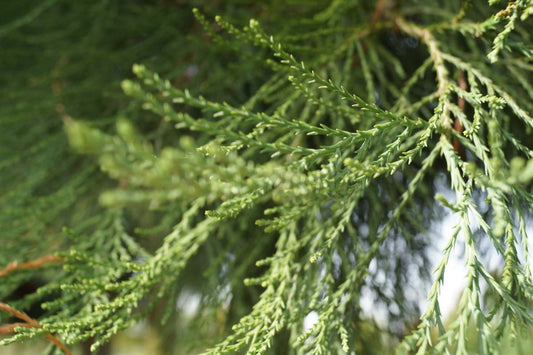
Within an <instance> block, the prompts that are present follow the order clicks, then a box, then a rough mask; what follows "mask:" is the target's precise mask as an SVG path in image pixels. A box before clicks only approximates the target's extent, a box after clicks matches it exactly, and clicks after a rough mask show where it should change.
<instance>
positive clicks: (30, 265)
mask: <svg viewBox="0 0 533 355" xmlns="http://www.w3.org/2000/svg"><path fill="white" fill-rule="evenodd" d="M63 260H64V259H63V258H60V257H59V256H55V255H47V256H43V257H41V258H38V259H35V260H30V261H26V262H24V263H20V264H19V263H18V262H17V261H13V262H11V263H9V264H7V266H6V267H5V268H3V269H1V270H0V277H4V276H7V275H8V274H10V273H12V272H13V271H16V270H21V269H37V268H40V267H42V266H43V265H44V264H47V263H53V262H61V261H63Z"/></svg>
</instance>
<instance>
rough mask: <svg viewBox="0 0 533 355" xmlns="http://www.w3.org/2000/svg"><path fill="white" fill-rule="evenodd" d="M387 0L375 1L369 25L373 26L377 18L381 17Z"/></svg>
mask: <svg viewBox="0 0 533 355" xmlns="http://www.w3.org/2000/svg"><path fill="white" fill-rule="evenodd" d="M387 3H388V0H378V1H377V3H376V7H375V8H374V13H373V14H372V18H371V20H370V26H371V27H373V26H374V25H375V24H376V23H377V22H378V21H379V20H381V19H382V18H383V15H384V13H385V9H386V8H387V6H386V5H387Z"/></svg>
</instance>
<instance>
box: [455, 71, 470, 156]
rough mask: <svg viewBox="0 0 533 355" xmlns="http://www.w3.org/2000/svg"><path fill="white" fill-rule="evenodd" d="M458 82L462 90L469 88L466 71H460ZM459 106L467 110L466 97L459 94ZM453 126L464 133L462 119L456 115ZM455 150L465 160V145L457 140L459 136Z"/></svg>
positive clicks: (462, 109)
mask: <svg viewBox="0 0 533 355" xmlns="http://www.w3.org/2000/svg"><path fill="white" fill-rule="evenodd" d="M457 82H458V84H459V87H460V88H461V90H463V91H466V90H468V84H467V82H466V78H465V74H464V72H462V71H460V72H459V76H458V78H457ZM457 106H458V107H459V110H461V112H465V106H466V101H465V98H464V97H462V96H459V97H458V98H457ZM453 128H454V129H455V131H456V132H457V133H459V134H461V133H463V130H464V127H463V125H462V124H461V121H460V120H459V118H458V117H455V120H454V122H453ZM453 150H455V152H456V153H457V154H458V155H459V156H460V157H461V158H463V160H464V149H463V146H462V145H461V143H459V140H457V138H454V139H453Z"/></svg>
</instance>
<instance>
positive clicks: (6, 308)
mask: <svg viewBox="0 0 533 355" xmlns="http://www.w3.org/2000/svg"><path fill="white" fill-rule="evenodd" d="M0 311H1V312H6V313H9V314H11V315H12V316H14V317H16V318H18V319H20V320H23V321H24V322H25V323H21V322H15V323H11V324H3V325H1V326H0V334H13V333H15V329H16V328H20V327H24V328H38V329H41V328H42V327H41V325H40V324H39V322H38V321H37V320H35V319H33V318H31V317H30V316H28V315H27V314H26V313H24V312H22V311H18V310H16V309H14V308H13V307H11V306H10V305H8V304H7V303H3V302H0ZM46 339H48V341H50V342H51V343H52V344H54V345H55V346H57V347H58V348H60V349H61V351H63V352H64V353H65V354H67V355H72V353H71V352H70V350H69V349H68V348H67V347H66V346H65V344H63V342H62V341H61V339H59V337H57V336H55V335H52V334H50V333H47V334H46Z"/></svg>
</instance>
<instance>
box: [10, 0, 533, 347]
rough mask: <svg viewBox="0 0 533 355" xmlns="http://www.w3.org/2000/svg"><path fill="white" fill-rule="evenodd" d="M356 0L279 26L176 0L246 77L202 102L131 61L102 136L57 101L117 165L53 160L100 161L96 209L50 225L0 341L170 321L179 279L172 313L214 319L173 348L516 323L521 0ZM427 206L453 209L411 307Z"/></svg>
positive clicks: (410, 343)
mask: <svg viewBox="0 0 533 355" xmlns="http://www.w3.org/2000/svg"><path fill="white" fill-rule="evenodd" d="M360 3H361V4H359V3H358V2H350V1H332V2H331V3H330V4H328V5H327V6H325V5H316V4H315V5H308V6H307V7H306V5H300V6H301V11H302V14H303V15H305V16H302V17H301V18H300V19H299V21H298V25H296V24H292V23H291V24H288V25H287V26H288V28H284V26H283V25H282V24H277V25H272V24H271V27H272V28H276V27H278V30H279V32H280V35H279V36H276V33H275V32H273V34H272V35H270V34H269V32H270V31H269V30H264V29H263V27H262V26H261V25H260V22H259V21H256V20H250V21H249V24H248V25H247V26H244V27H243V28H242V29H241V27H240V26H237V25H233V24H232V21H231V20H226V18H225V17H224V16H222V17H216V18H215V20H214V22H211V20H209V19H208V18H207V17H205V16H204V15H203V14H202V13H201V12H200V11H198V10H195V11H194V14H195V16H196V18H197V20H198V21H199V23H201V24H202V25H203V27H204V30H205V31H206V32H207V33H208V34H209V36H210V37H209V41H211V42H209V43H210V46H212V47H213V48H224V50H230V51H232V52H235V53H237V55H238V56H241V57H237V58H238V59H236V60H239V61H244V62H246V63H249V65H250V67H247V68H256V69H257V71H258V74H256V73H246V72H244V73H242V75H243V76H247V75H250V76H252V79H253V80H254V86H253V90H252V91H253V93H251V94H248V95H246V94H244V99H242V98H238V97H237V98H236V97H230V98H229V99H228V101H229V102H219V101H217V100H213V101H211V100H210V99H209V98H208V97H203V96H200V93H201V90H197V91H195V92H189V90H187V89H185V88H184V87H185V86H186V85H175V83H173V82H172V81H171V80H166V79H164V78H163V76H160V75H158V74H157V73H154V72H153V71H151V70H149V69H148V67H150V65H149V64H147V65H144V64H136V65H134V66H133V72H134V74H135V75H136V77H137V78H136V79H132V80H125V81H123V82H122V89H123V91H124V92H125V94H126V95H128V96H129V97H131V98H132V99H133V100H135V102H138V103H140V105H141V107H142V109H143V110H144V111H143V115H140V114H139V112H140V111H139V110H138V108H139V105H137V106H133V108H131V109H129V111H130V112H127V111H122V112H119V115H118V116H119V118H117V119H116V129H115V131H116V134H114V133H110V132H112V131H113V129H111V130H110V129H104V128H102V127H98V126H97V125H95V124H90V123H88V122H82V120H78V119H76V118H74V119H72V118H71V117H70V116H68V115H63V120H64V124H65V130H66V133H67V136H68V141H69V143H70V147H71V148H72V149H73V150H75V151H76V152H77V153H81V154H85V155H90V156H91V159H94V160H96V161H97V162H98V166H99V169H100V170H101V171H102V172H103V173H105V174H106V175H107V176H109V178H111V180H112V181H116V183H114V186H113V184H112V183H110V182H109V180H105V179H103V177H102V176H101V175H99V174H98V173H97V172H95V171H94V167H92V166H91V165H86V166H87V167H85V168H83V169H81V170H80V171H79V173H78V174H77V175H76V176H75V177H74V178H73V179H72V180H71V182H70V184H71V185H72V187H71V189H72V190H76V189H78V188H81V187H82V186H83V183H84V181H86V180H90V179H91V176H99V179H102V181H105V185H106V186H104V188H101V189H99V188H92V189H91V192H92V193H93V196H94V195H97V196H98V202H99V204H100V205H101V206H103V207H104V208H103V209H102V210H97V211H95V212H94V215H88V216H86V215H83V216H84V218H86V219H87V220H88V221H90V219H91V218H95V219H96V221H97V223H95V225H96V227H93V225H92V224H90V223H89V222H88V223H89V224H90V226H89V227H83V226H80V225H76V224H75V223H73V224H72V225H69V224H68V223H67V225H68V226H69V227H70V228H71V229H70V230H67V231H66V232H65V233H63V234H60V235H61V238H60V237H58V236H57V235H56V238H58V239H59V240H60V242H59V245H58V246H57V247H56V249H54V250H53V251H54V252H59V254H58V255H59V256H61V257H62V258H64V260H63V263H62V264H63V268H64V272H62V273H58V274H57V275H49V276H47V277H48V278H49V281H48V282H47V284H46V285H45V286H43V287H41V288H40V289H39V290H38V291H37V293H36V294H34V295H31V296H28V297H27V298H26V299H25V300H23V301H21V302H19V304H20V307H21V308H22V307H25V306H27V305H29V304H32V303H33V302H34V301H37V302H41V300H44V299H45V298H46V297H48V299H47V300H46V301H44V303H43V304H42V307H43V308H44V309H45V310H46V313H45V315H44V316H43V317H42V318H40V319H39V322H40V324H41V326H42V328H18V329H17V333H16V334H15V335H13V336H12V337H11V338H8V339H5V340H3V343H9V342H12V341H19V340H24V339H28V338H31V337H34V336H35V335H37V334H47V333H55V334H58V335H59V337H60V338H61V339H62V340H63V341H64V342H65V343H67V344H73V343H77V342H80V341H84V340H87V339H90V338H95V339H96V341H95V343H94V344H93V349H96V348H97V347H99V346H100V345H102V344H103V343H104V342H106V341H107V340H109V339H110V338H111V337H112V336H113V335H115V334H117V333H118V332H120V331H122V330H124V329H126V328H128V327H130V326H131V325H133V324H135V323H137V322H139V321H141V320H143V319H144V318H146V317H150V316H151V315H153V314H156V315H157V322H162V324H163V328H164V327H167V328H173V327H176V324H178V323H177V322H176V319H177V317H178V314H177V313H178V312H177V311H176V302H177V300H178V299H179V296H180V294H183V293H186V292H194V293H196V294H198V295H200V296H201V306H200V311H199V312H197V314H196V315H195V317H196V318H195V320H193V321H191V320H189V322H190V324H195V326H198V327H199V329H200V334H202V335H203V336H205V337H209V338H210V339H213V341H206V342H205V343H204V344H200V345H199V344H197V343H193V342H192V341H191V344H190V348H188V349H189V350H188V351H193V352H203V353H206V354H234V353H239V352H242V353H249V354H263V353H267V352H269V351H270V352H272V353H282V352H283V351H287V349H293V351H294V353H301V354H329V353H332V354H337V353H349V354H351V353H355V352H357V353H374V352H378V351H379V349H390V348H391V347H393V346H395V348H396V351H397V352H398V353H420V354H425V353H431V352H434V353H438V354H441V353H452V352H453V353H459V354H466V353H467V351H472V346H475V351H477V352H478V353H480V354H489V353H496V352H498V351H499V344H500V343H501V342H502V341H503V339H504V338H505V337H507V336H508V335H509V334H511V335H512V336H513V337H516V338H520V336H521V332H522V331H523V330H524V328H525V327H527V326H531V325H533V314H532V313H531V311H530V305H531V301H532V300H533V285H532V281H531V277H532V272H531V271H532V267H533V265H532V261H531V258H530V255H529V251H528V236H527V233H526V231H527V224H528V223H531V222H530V218H531V216H530V213H529V210H530V209H531V208H533V194H532V187H531V186H532V184H531V182H532V181H533V151H532V146H533V145H532V143H531V142H532V141H531V132H532V128H533V117H531V115H530V113H529V112H532V110H533V105H532V104H531V101H532V100H533V87H532V86H531V84H530V82H531V79H533V75H532V71H533V65H532V64H531V50H532V48H531V46H532V45H533V42H532V41H531V37H530V36H531V35H530V33H531V30H532V29H533V28H532V27H533V26H532V25H531V23H530V22H529V20H530V19H528V16H529V14H531V12H532V11H533V3H531V2H530V1H515V2H510V3H508V4H507V3H502V4H500V7H498V3H499V2H495V1H489V3H496V4H491V5H492V7H489V6H487V5H486V4H483V3H479V2H477V3H472V2H470V1H464V2H460V1H456V2H455V1H448V2H446V5H445V6H444V5H442V4H440V3H439V4H437V2H430V3H427V2H418V1H414V0H413V1H403V2H401V3H400V2H398V3H396V2H395V1H378V2H377V5H376V7H375V8H374V7H369V6H368V5H365V4H364V2H360ZM265 6H266V5H265ZM271 6H273V7H275V5H271ZM278 15H279V14H278ZM267 20H268V17H267ZM237 22H238V21H237ZM267 22H268V21H267ZM291 26H292V27H291ZM2 33H3V32H1V31H0V35H1V34H2ZM203 70H207V71H208V70H209V68H204V69H203ZM252 79H251V80H252ZM227 80H229V83H228V81H227ZM232 81H233V78H229V79H228V78H226V82H224V83H223V85H225V88H227V89H228V90H229V89H235V90H236V91H238V89H239V90H240V88H232V87H231V85H232ZM234 85H241V87H242V86H244V85H243V81H242V80H240V79H235V82H234ZM206 96H207V95H206ZM237 96H238V95H237ZM222 97H223V96H222ZM230 102H231V103H230ZM132 105H136V104H132ZM129 114H131V117H128V115H129ZM133 116H134V117H133ZM146 121H149V122H150V124H146V123H145V122H146ZM143 122H144V123H143ZM154 122H156V123H155V124H154ZM141 127H145V129H144V130H143V129H142V128H141ZM146 127H149V128H146ZM153 127H156V128H155V129H153ZM6 164H8V163H6ZM7 166H9V165H7ZM77 179H79V180H77ZM436 180H440V181H444V182H445V183H446V184H447V185H448V187H449V189H450V190H451V191H453V193H454V194H455V196H454V197H453V198H451V199H450V198H449V197H448V198H447V197H445V196H443V195H442V194H440V193H438V192H437V191H436V190H437V186H436V185H437V184H436V183H434V181H436ZM111 186H112V187H111ZM6 196H7V195H6ZM0 198H1V199H4V197H0ZM58 199H59V197H58ZM79 199H80V201H81V202H83V199H84V198H83V197H79ZM71 203H72V204H75V203H76V201H72V202H71ZM87 203H90V202H87ZM92 203H94V201H93V202H92ZM437 204H439V205H441V206H442V207H438V206H437ZM445 211H448V212H445ZM445 213H453V214H454V215H455V216H457V224H456V225H455V226H454V228H453V232H452V234H451V235H442V236H439V238H443V239H444V240H446V243H445V249H444V250H443V251H442V260H441V261H440V263H438V266H437V268H436V269H435V270H434V272H433V274H432V278H433V280H434V281H433V282H432V286H431V288H430V289H429V292H428V294H427V307H426V308H425V310H424V311H423V312H421V313H417V312H418V300H417V299H416V297H420V296H421V295H420V290H421V286H420V285H421V283H422V280H427V279H428V278H429V275H428V273H429V272H430V271H432V270H428V267H430V262H429V260H428V256H427V250H428V249H429V247H430V245H431V243H432V242H431V241H430V240H429V238H428V236H429V235H430V228H431V222H432V221H434V220H439V219H440V218H441V217H440V216H442V215H444V214H445ZM79 220H80V217H79V216H77V215H76V214H74V215H73V217H72V219H71V220H70V222H69V223H72V221H74V222H76V221H79ZM126 221H127V223H126ZM126 224H130V225H131V226H129V227H126V226H125V225H126ZM454 249H461V250H464V255H463V257H464V261H465V265H466V267H467V274H466V280H467V286H466V288H465V290H464V293H463V294H462V296H461V299H460V301H459V305H458V310H457V312H458V315H457V317H456V318H455V319H454V320H453V321H451V322H449V323H448V324H447V323H446V322H445V320H444V319H443V318H442V315H441V311H440V306H439V302H438V297H439V295H440V292H441V287H442V282H443V280H444V273H445V271H446V266H447V264H448V262H449V260H450V258H451V256H452V254H453V253H454ZM48 253H49V252H43V253H42V255H44V254H48ZM491 253H492V254H491ZM6 255H7V254H5V255H3V256H2V259H1V260H2V261H4V260H6ZM487 255H493V257H497V258H499V261H500V264H501V265H502V270H501V272H498V273H495V272H494V270H491V269H489V267H488V266H487V265H488V263H487V261H486V260H487V257H486V256H487ZM32 272H35V273H38V272H42V271H32ZM8 277H12V278H13V281H12V282H13V283H14V284H16V283H17V282H19V283H20V282H22V281H23V280H24V277H21V278H20V279H16V277H19V276H17V275H15V274H13V275H9V276H6V279H7V278H8ZM9 291H11V289H10V290H9ZM8 294H9V292H7V291H3V293H2V295H8ZM364 294H367V295H371V297H373V299H374V301H375V306H376V308H380V309H382V310H384V311H385V312H386V313H387V315H388V323H387V324H386V325H379V323H378V322H376V321H375V320H373V319H371V316H372V315H371V313H370V312H368V310H366V309H363V308H362V306H361V299H362V298H363V295H364ZM250 299H251V300H252V302H250V301H249V300H250ZM0 301H2V300H1V299H0ZM251 306H253V307H251ZM250 307H251V308H250ZM311 312H316V314H318V321H317V322H316V323H315V324H313V325H312V326H311V327H310V328H308V329H304V319H305V318H306V316H307V315H309V314H310V313H311ZM419 316H420V320H419V321H418V320H417V317H419ZM173 322H174V323H173ZM472 324H474V325H475V332H476V336H477V338H472V336H471V334H469V333H467V331H468V329H470V327H471V326H472ZM228 326H229V327H231V330H229V329H228ZM171 331H172V330H171ZM379 334H381V335H379ZM383 334H386V335H383ZM376 339H377V340H376ZM180 340H181V341H183V342H184V343H185V342H186V341H187V339H180ZM472 344H474V345H472ZM173 349H174V351H177V350H176V349H177V348H176V347H174V348H173ZM190 349H192V350H190ZM169 351H171V350H169Z"/></svg>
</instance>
